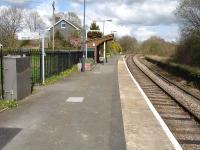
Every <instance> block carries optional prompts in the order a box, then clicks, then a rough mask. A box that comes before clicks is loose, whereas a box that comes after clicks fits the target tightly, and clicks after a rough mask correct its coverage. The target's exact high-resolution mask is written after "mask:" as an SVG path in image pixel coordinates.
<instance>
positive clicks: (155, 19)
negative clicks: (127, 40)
mask: <svg viewBox="0 0 200 150" xmlns="http://www.w3.org/2000/svg"><path fill="white" fill-rule="evenodd" d="M7 1H9V2H10V3H16V2H18V3H19V2H21V3H22V2H24V1H25V0H7ZM40 1H43V3H41V4H37V6H36V7H34V9H36V10H37V11H38V12H39V14H40V15H41V16H42V18H43V20H44V21H45V22H46V23H47V24H48V25H51V22H50V21H49V18H50V17H51V16H52V8H51V3H52V1H51V0H40ZM66 1H67V0H66ZM178 1H179V0H86V22H87V24H88V25H89V24H90V23H91V21H92V20H97V21H98V20H104V19H108V18H109V19H112V20H113V22H112V23H106V26H105V33H106V34H108V33H110V32H111V31H113V30H117V31H118V32H117V35H119V36H123V35H133V36H136V37H137V38H138V39H139V40H145V39H146V38H148V37H150V36H152V35H158V36H161V37H163V38H165V39H167V40H170V39H173V40H174V39H176V38H177V33H178V31H177V30H178V29H177V28H174V24H176V19H175V17H174V15H173V11H174V10H175V9H176V7H177V5H178ZM62 2H63V0H56V6H57V7H56V10H57V11H59V8H61V7H62V10H63V6H62ZM68 2H69V6H67V8H66V9H67V10H66V11H74V12H75V13H77V14H78V16H79V17H81V19H82V18H83V0H68ZM33 5H34V4H33ZM97 23H98V24H99V26H100V28H101V29H102V23H100V22H97ZM162 25H163V26H168V27H169V28H167V30H168V31H166V32H163V31H162V29H161V30H156V27H158V28H159V26H162ZM150 27H155V28H150ZM170 27H171V28H172V29H170ZM170 30H171V31H170ZM173 36H174V38H173Z"/></svg>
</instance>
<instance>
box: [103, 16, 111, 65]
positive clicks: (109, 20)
mask: <svg viewBox="0 0 200 150" xmlns="http://www.w3.org/2000/svg"><path fill="white" fill-rule="evenodd" d="M106 21H108V22H112V19H106V20H103V36H104V35H105V23H106ZM103 61H104V63H105V62H107V59H106V42H104V46H103Z"/></svg>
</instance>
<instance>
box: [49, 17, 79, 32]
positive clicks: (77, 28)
mask: <svg viewBox="0 0 200 150" xmlns="http://www.w3.org/2000/svg"><path fill="white" fill-rule="evenodd" d="M62 21H65V22H66V23H68V24H69V25H71V26H72V27H74V28H75V29H76V30H80V28H79V27H78V26H76V25H74V24H73V23H71V22H69V21H68V20H66V19H61V20H59V21H58V22H56V23H55V24H54V26H56V25H57V24H59V23H60V22H62ZM52 27H53V26H51V27H50V28H49V30H50V29H51V28H52Z"/></svg>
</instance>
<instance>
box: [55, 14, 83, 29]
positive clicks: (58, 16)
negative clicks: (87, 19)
mask: <svg viewBox="0 0 200 150" xmlns="http://www.w3.org/2000/svg"><path fill="white" fill-rule="evenodd" d="M61 19H66V20H68V21H69V22H71V23H73V24H75V25H76V26H78V27H81V19H80V18H79V17H78V16H77V14H76V13H74V12H68V13H64V12H60V13H57V14H55V21H56V22H58V21H59V20H61Z"/></svg>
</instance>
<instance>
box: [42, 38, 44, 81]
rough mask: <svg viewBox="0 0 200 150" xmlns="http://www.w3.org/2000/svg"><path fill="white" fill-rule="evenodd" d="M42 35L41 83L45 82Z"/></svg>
mask: <svg viewBox="0 0 200 150" xmlns="http://www.w3.org/2000/svg"><path fill="white" fill-rule="evenodd" d="M44 56H45V52H44V37H42V84H44V82H45V67H44Z"/></svg>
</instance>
